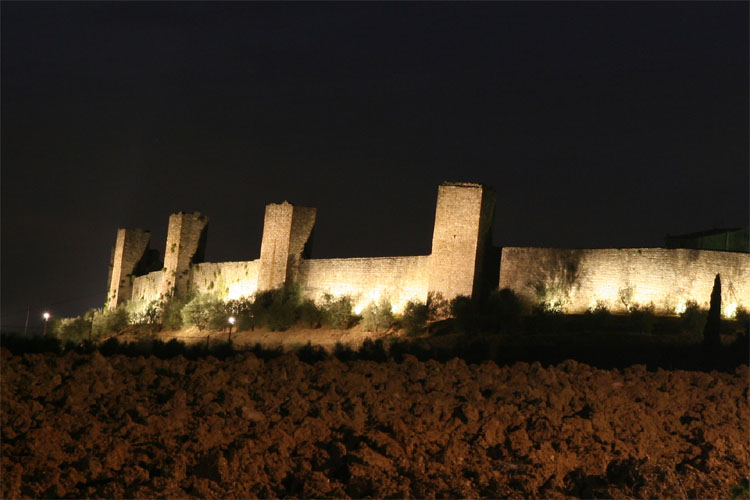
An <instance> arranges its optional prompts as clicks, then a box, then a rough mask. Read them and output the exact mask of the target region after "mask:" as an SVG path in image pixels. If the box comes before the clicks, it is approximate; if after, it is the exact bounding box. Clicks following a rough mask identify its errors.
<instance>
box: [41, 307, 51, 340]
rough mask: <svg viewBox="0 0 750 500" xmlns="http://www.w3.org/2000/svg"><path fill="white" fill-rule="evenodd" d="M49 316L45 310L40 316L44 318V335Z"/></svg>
mask: <svg viewBox="0 0 750 500" xmlns="http://www.w3.org/2000/svg"><path fill="white" fill-rule="evenodd" d="M49 317H50V314H49V313H48V312H46V311H45V312H44V314H42V318H44V333H43V334H42V335H45V336H46V335H47V323H49Z"/></svg>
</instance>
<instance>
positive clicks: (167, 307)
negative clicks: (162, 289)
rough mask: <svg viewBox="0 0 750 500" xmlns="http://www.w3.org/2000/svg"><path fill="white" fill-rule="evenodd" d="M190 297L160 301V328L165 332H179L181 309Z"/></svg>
mask: <svg viewBox="0 0 750 500" xmlns="http://www.w3.org/2000/svg"><path fill="white" fill-rule="evenodd" d="M189 300H190V297H174V296H171V297H166V298H163V299H162V301H161V307H160V314H159V321H160V323H161V326H162V327H164V328H166V329H167V330H179V329H180V328H182V308H183V307H185V304H187V303H188V302H189Z"/></svg>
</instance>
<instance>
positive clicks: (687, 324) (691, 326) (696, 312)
mask: <svg viewBox="0 0 750 500" xmlns="http://www.w3.org/2000/svg"><path fill="white" fill-rule="evenodd" d="M706 318H708V311H706V310H705V309H702V308H701V307H700V306H699V305H698V302H696V301H695V300H692V299H691V300H688V301H687V303H686V304H685V310H684V311H682V312H681V313H680V319H681V323H682V327H683V328H684V329H685V331H688V332H691V333H700V332H702V331H703V327H704V326H705V325H706Z"/></svg>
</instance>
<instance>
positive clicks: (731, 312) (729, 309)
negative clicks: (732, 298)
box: [724, 302, 738, 318]
mask: <svg viewBox="0 0 750 500" xmlns="http://www.w3.org/2000/svg"><path fill="white" fill-rule="evenodd" d="M737 305H738V304H737V302H732V303H731V304H727V305H726V307H724V317H725V318H734V317H736V316H737Z"/></svg>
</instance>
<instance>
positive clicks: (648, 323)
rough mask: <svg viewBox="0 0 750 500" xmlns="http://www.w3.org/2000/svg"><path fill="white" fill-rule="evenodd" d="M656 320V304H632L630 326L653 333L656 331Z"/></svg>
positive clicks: (643, 331)
mask: <svg viewBox="0 0 750 500" xmlns="http://www.w3.org/2000/svg"><path fill="white" fill-rule="evenodd" d="M655 322H656V315H655V314H654V304H648V305H639V304H632V305H631V306H630V326H631V328H632V329H633V330H635V331H639V332H642V333H651V332H653V331H654V323H655Z"/></svg>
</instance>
